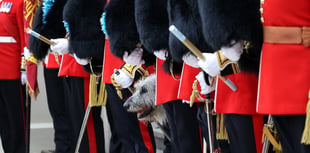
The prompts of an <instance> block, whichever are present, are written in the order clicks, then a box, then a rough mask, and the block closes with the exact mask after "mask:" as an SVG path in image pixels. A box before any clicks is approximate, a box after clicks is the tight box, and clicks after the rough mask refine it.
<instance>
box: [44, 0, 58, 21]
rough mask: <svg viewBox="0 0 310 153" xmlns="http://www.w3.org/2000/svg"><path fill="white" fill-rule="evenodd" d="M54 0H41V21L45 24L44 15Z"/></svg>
mask: <svg viewBox="0 0 310 153" xmlns="http://www.w3.org/2000/svg"><path fill="white" fill-rule="evenodd" d="M54 2H55V0H43V2H42V12H43V13H42V22H43V24H46V22H47V21H46V16H47V15H48V13H49V11H50V10H51V8H52V6H53V5H54Z"/></svg>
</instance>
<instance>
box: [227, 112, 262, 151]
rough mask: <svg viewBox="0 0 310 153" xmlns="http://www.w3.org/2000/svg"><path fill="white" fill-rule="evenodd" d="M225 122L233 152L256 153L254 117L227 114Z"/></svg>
mask: <svg viewBox="0 0 310 153" xmlns="http://www.w3.org/2000/svg"><path fill="white" fill-rule="evenodd" d="M224 121H225V126H226V130H227V133H228V136H229V141H230V145H229V146H230V149H231V152H232V153H256V141H255V134H254V127H253V119H252V115H236V114H225V115H224ZM262 128H263V127H262Z"/></svg>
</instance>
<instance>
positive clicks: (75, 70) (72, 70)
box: [58, 54, 89, 77]
mask: <svg viewBox="0 0 310 153" xmlns="http://www.w3.org/2000/svg"><path fill="white" fill-rule="evenodd" d="M58 76H65V77H67V76H73V77H89V74H88V73H87V72H86V71H85V70H84V69H83V66H82V65H80V64H79V63H77V62H76V61H75V59H74V57H72V56H71V55H69V54H65V55H63V56H62V60H61V64H60V69H59V73H58Z"/></svg>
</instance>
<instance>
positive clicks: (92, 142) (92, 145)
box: [84, 77, 97, 153]
mask: <svg viewBox="0 0 310 153" xmlns="http://www.w3.org/2000/svg"><path fill="white" fill-rule="evenodd" d="M88 102H89V78H88V77H86V78H84V104H85V109H87V105H88ZM86 130H87V136H88V145H89V153H97V142H96V135H95V128H94V121H93V113H92V110H91V111H90V113H89V117H88V121H87V125H86Z"/></svg>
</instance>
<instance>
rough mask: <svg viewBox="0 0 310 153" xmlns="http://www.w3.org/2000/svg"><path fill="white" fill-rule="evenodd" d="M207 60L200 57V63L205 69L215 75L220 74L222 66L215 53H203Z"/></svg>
mask: <svg viewBox="0 0 310 153" xmlns="http://www.w3.org/2000/svg"><path fill="white" fill-rule="evenodd" d="M202 55H203V56H204V57H205V60H201V59H198V65H199V67H201V69H202V70H203V71H205V72H206V73H208V74H209V75H210V76H212V77H214V76H216V75H218V74H220V66H219V64H218V61H217V57H216V55H215V53H203V54H202Z"/></svg>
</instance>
